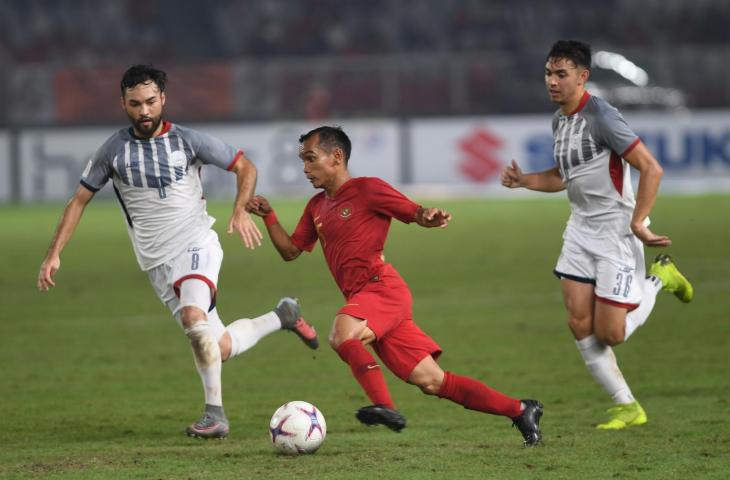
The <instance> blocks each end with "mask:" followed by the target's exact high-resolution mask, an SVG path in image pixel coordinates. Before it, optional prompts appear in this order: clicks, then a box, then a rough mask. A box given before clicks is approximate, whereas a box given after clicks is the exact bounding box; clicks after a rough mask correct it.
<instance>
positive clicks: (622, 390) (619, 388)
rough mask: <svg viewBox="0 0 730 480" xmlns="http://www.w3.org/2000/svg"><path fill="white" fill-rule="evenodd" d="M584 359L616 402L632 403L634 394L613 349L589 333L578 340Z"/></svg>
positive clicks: (594, 376)
mask: <svg viewBox="0 0 730 480" xmlns="http://www.w3.org/2000/svg"><path fill="white" fill-rule="evenodd" d="M575 344H576V345H577V346H578V351H580V354H581V356H582V357H583V361H584V362H585V364H586V367H588V370H589V371H590V372H591V375H593V378H594V379H595V380H596V381H597V382H598V383H599V384H600V385H601V386H602V387H603V389H604V390H605V391H606V392H607V393H608V394H609V395H610V396H611V398H612V399H613V401H614V402H615V403H631V402H633V401H634V396H633V394H632V393H631V389H630V388H629V385H628V384H627V383H626V380H625V379H624V376H623V374H622V373H621V370H620V369H619V368H618V363H616V355H614V353H613V349H612V348H611V347H609V346H607V345H603V344H601V343H598V340H596V336H595V335H589V336H588V337H586V338H584V339H583V340H577V341H576V342H575Z"/></svg>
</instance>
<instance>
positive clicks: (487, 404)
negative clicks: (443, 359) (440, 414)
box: [437, 372, 522, 418]
mask: <svg viewBox="0 0 730 480" xmlns="http://www.w3.org/2000/svg"><path fill="white" fill-rule="evenodd" d="M437 395H438V396H439V397H441V398H446V399H449V400H451V401H452V402H454V403H458V404H459V405H462V406H463V407H464V408H468V409H469V410H477V411H479V412H485V413H491V414H492V415H503V416H505V417H509V418H514V417H519V416H520V413H522V402H521V401H519V400H517V399H515V398H511V397H508V396H507V395H505V394H503V393H501V392H498V391H497V390H492V389H491V388H489V387H488V386H486V385H484V384H483V383H482V382H480V381H478V380H475V379H473V378H469V377H462V376H461V375H456V374H454V373H451V372H444V382H443V383H442V384H441V389H440V390H439V393H438V394H437Z"/></svg>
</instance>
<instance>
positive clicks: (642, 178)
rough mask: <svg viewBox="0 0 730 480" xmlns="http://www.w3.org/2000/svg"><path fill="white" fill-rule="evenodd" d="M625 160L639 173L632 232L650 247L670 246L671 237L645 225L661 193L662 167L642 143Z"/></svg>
mask: <svg viewBox="0 0 730 480" xmlns="http://www.w3.org/2000/svg"><path fill="white" fill-rule="evenodd" d="M624 159H625V160H626V161H627V162H628V163H629V164H631V166H632V167H634V168H636V169H637V170H638V171H639V189H638V191H637V192H636V207H634V215H633V217H632V218H631V231H632V232H634V235H636V236H637V237H638V239H639V240H641V241H642V242H643V243H644V245H646V246H648V247H668V246H670V245H671V244H672V241H671V240H670V239H669V237H667V236H666V235H657V234H655V233H653V232H652V231H651V230H649V228H648V227H647V226H645V225H644V221H645V220H646V218H647V217H648V216H649V214H650V213H651V209H652V208H653V207H654V202H655V201H656V196H657V193H658V192H659V182H660V181H661V178H662V175H663V174H664V171H663V170H662V167H661V166H660V165H659V162H658V161H657V159H656V158H654V155H652V153H651V152H650V151H649V149H648V148H646V146H645V145H644V144H643V143H641V142H639V143H638V144H637V145H636V147H634V149H633V150H631V152H629V154H627V155H626V157H624Z"/></svg>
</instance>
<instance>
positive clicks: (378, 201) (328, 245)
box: [247, 126, 542, 446]
mask: <svg viewBox="0 0 730 480" xmlns="http://www.w3.org/2000/svg"><path fill="white" fill-rule="evenodd" d="M299 142H300V144H301V148H300V155H299V156H300V157H301V159H302V162H303V163H304V174H305V175H306V176H307V179H309V181H310V182H311V183H312V185H313V186H314V188H318V189H322V190H323V191H322V192H320V193H318V194H317V195H315V196H314V197H312V199H311V200H310V201H309V203H308V204H307V206H306V207H305V209H304V214H303V215H302V217H301V219H300V221H299V224H298V225H297V227H296V229H295V231H294V234H293V235H291V236H289V234H288V233H287V232H286V231H285V230H284V228H283V227H282V226H281V225H280V224H279V222H278V220H277V218H276V214H275V213H274V210H273V209H272V207H271V205H270V204H269V202H268V201H267V200H266V199H265V198H264V197H261V196H256V197H254V198H253V199H252V200H251V201H250V202H249V203H248V207H247V208H248V210H249V211H251V212H253V213H255V214H257V215H259V216H262V217H263V218H264V223H265V224H266V227H267V229H268V231H269V235H270V236H271V240H272V242H273V244H274V246H275V247H276V249H277V250H278V252H279V254H280V255H281V256H282V258H283V259H284V260H287V261H289V260H294V259H296V258H297V257H299V255H300V254H301V253H302V252H303V251H307V252H311V251H312V249H313V248H314V246H315V244H316V243H317V240H319V242H320V244H321V245H322V249H323V250H324V255H325V259H326V261H327V264H328V265H329V268H330V271H331V272H332V275H333V276H334V277H335V281H336V282H337V285H338V286H339V288H340V290H341V291H342V294H343V295H344V297H345V305H344V306H343V307H342V308H340V310H339V311H338V312H337V315H336V316H335V321H334V325H333V327H332V331H331V333H330V337H329V343H330V346H331V347H332V348H333V349H334V350H335V351H336V352H337V354H338V355H339V356H340V358H341V359H342V360H343V361H344V362H345V363H347V364H348V365H349V366H350V369H351V370H352V374H353V376H354V377H355V379H356V380H357V381H358V382H359V383H360V385H361V387H362V388H363V390H364V391H365V393H366V394H367V396H368V397H369V398H370V400H371V401H372V402H373V405H370V406H366V407H363V408H361V409H359V410H358V412H357V418H358V419H359V420H360V421H361V422H362V423H364V424H367V425H375V424H382V425H386V426H387V427H389V428H390V429H392V430H394V431H400V430H401V429H403V428H404V427H405V425H406V420H405V418H404V417H403V416H402V415H401V414H400V413H399V412H398V411H396V410H395V406H394V404H393V400H392V399H391V397H390V393H389V392H388V387H387V385H386V383H385V378H384V376H383V373H382V371H381V370H380V365H379V364H378V363H377V362H376V361H375V359H374V357H373V356H372V354H371V353H370V352H369V351H368V350H367V349H366V348H365V346H366V345H370V346H372V348H373V350H375V353H377V354H378V356H379V357H380V359H381V360H382V362H383V363H384V364H385V365H386V366H387V367H388V368H389V369H390V370H391V371H392V372H393V373H394V374H395V375H396V376H397V377H398V378H400V379H401V380H404V381H406V382H408V383H411V384H413V385H416V386H418V387H419V388H420V389H421V390H422V391H423V393H425V394H427V395H436V396H439V397H441V398H447V399H449V400H451V401H453V402H455V403H458V404H459V405H462V406H464V408H468V409H471V410H477V411H480V412H484V413H491V414H493V415H501V416H504V417H508V418H510V419H512V421H513V423H514V425H516V426H517V427H518V428H519V430H520V432H521V433H522V436H523V438H524V444H525V445H527V446H532V445H536V444H538V443H539V442H540V429H539V422H540V417H541V415H542V404H541V403H540V402H538V401H536V400H522V401H520V400H517V399H515V398H510V397H508V396H506V395H504V394H502V393H500V392H498V391H496V390H493V389H491V388H489V387H487V386H486V385H484V384H483V383H481V382H479V381H477V380H474V379H472V378H469V377H464V376H461V375H457V374H455V373H452V372H445V371H443V370H442V369H441V367H440V366H439V364H438V363H436V360H437V359H438V357H439V355H440V354H441V348H440V347H439V346H438V345H437V344H436V342H434V340H433V339H431V338H430V337H429V336H428V335H426V334H425V333H424V332H423V331H422V330H421V329H420V328H419V327H418V326H417V325H416V324H415V322H414V321H413V316H412V313H411V304H412V298H411V292H410V290H409V289H408V285H406V283H405V281H404V280H403V279H402V278H401V276H400V275H399V274H398V272H397V271H396V270H395V268H393V266H392V265H390V264H388V263H386V262H385V259H384V257H383V247H384V245H385V240H386V237H387V235H388V229H389V227H390V221H391V219H392V218H395V219H397V220H400V221H401V222H404V223H411V222H415V223H417V224H418V225H420V226H422V227H426V228H432V227H440V228H444V227H446V226H447V225H448V224H449V221H450V220H451V214H449V213H448V212H446V211H444V210H441V209H437V208H424V207H422V206H420V205H418V204H416V203H414V202H412V201H411V200H409V199H408V198H406V197H405V196H404V195H403V194H401V193H400V192H398V191H396V190H395V189H394V188H393V187H391V186H390V185H388V184H387V183H386V182H384V181H383V180H380V179H378V178H368V177H359V178H352V177H350V174H349V172H348V167H347V165H348V161H349V158H350V150H351V143H350V139H349V138H348V137H347V135H346V134H345V132H343V131H342V130H341V129H340V128H337V127H327V126H324V127H319V128H316V129H314V130H312V131H310V132H308V133H306V134H304V135H302V136H301V137H300V138H299Z"/></svg>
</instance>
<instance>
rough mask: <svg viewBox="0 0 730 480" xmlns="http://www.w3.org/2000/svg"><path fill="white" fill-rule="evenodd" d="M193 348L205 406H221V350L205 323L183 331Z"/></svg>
mask: <svg viewBox="0 0 730 480" xmlns="http://www.w3.org/2000/svg"><path fill="white" fill-rule="evenodd" d="M185 335H187V336H188V338H189V339H190V345H191V346H192V348H193V358H194V359H195V368H197V369H198V373H199V374H200V379H201V380H202V381H203V388H204V389H205V403H206V405H213V406H222V405H223V394H222V392H221V350H220V347H219V346H218V342H217V341H216V340H215V338H213V335H212V334H211V332H210V328H209V326H208V323H207V322H202V323H196V324H195V325H193V326H192V327H190V328H188V329H186V330H185Z"/></svg>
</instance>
